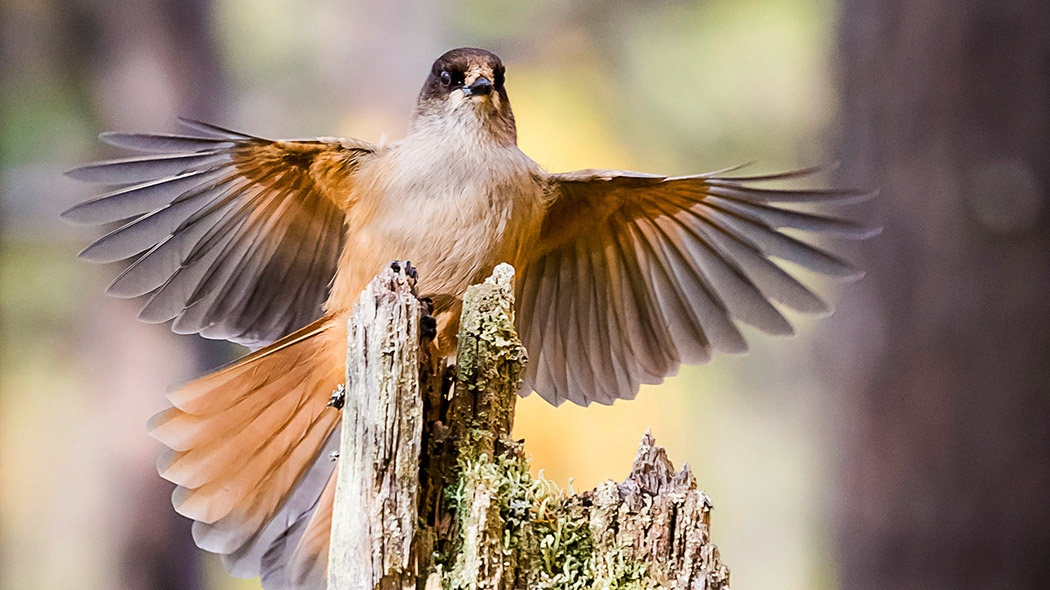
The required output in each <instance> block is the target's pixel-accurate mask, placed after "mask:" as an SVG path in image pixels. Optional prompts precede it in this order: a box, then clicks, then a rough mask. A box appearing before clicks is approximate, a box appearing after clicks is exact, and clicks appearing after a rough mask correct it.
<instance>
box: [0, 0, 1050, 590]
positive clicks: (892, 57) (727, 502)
mask: <svg viewBox="0 0 1050 590" xmlns="http://www.w3.org/2000/svg"><path fill="white" fill-rule="evenodd" d="M0 44H2V45H0V47H2V51H0V232H2V234H0V236H2V239H0V321H2V337H0V347H2V348H0V518H2V520H0V585H2V586H3V588H10V589H12V590H13V589H38V588H39V589H45V588H46V589H54V588H74V587H75V588H78V589H80V590H96V589H98V590H101V589H111V588H121V589H128V590H146V589H167V588H171V589H180V590H197V589H204V588H207V589H216V590H224V589H225V590H232V589H239V588H258V582H257V581H255V580H251V581H240V580H233V579H230V578H228V577H227V576H226V574H225V573H224V572H223V571H222V568H221V565H220V564H219V562H218V559H216V558H215V557H214V556H211V555H209V554H206V553H204V552H201V551H198V550H196V549H195V548H194V547H193V543H192V540H191V539H190V535H189V523H188V521H186V520H185V519H183V518H181V517H179V516H177V515H176V514H175V513H174V511H173V510H172V509H171V507H170V504H169V499H168V496H169V493H170V490H171V487H172V486H171V485H170V484H168V483H167V482H164V481H163V480H161V479H160V478H159V477H158V476H157V475H156V472H155V470H154V467H153V464H154V459H155V457H156V455H157V453H158V451H159V449H158V448H157V447H158V445H157V444H156V443H154V442H153V441H152V440H150V439H149V438H148V437H147V436H146V434H145V429H144V424H145V421H146V418H147V417H148V416H150V415H151V414H152V413H154V412H155V411H157V410H159V409H161V408H163V407H164V406H165V405H166V402H165V401H164V398H163V395H162V394H163V392H164V391H165V388H166V387H167V386H168V385H169V384H171V383H173V382H175V381H180V380H185V379H188V378H191V377H193V376H194V375H196V374H199V373H200V372H202V371H204V370H206V369H208V368H211V367H214V366H216V365H218V364H220V363H222V362H224V361H225V360H228V359H231V358H233V357H234V356H236V355H237V354H239V351H238V350H236V348H235V347H233V346H232V345H226V344H221V343H215V342H207V341H203V340H200V339H196V338H191V337H184V336H176V335H173V334H171V333H170V332H169V330H168V327H167V326H150V325H145V324H141V323H138V322H136V321H135V319H134V317H135V314H136V312H137V309H138V305H139V302H137V301H121V300H115V299H111V298H107V297H105V296H103V294H102V293H103V290H104V288H105V285H106V284H107V282H108V280H110V279H112V278H113V277H114V276H115V275H116V274H117V272H118V270H119V269H118V268H117V267H116V266H114V267H112V268H101V267H96V266H91V265H88V264H86V263H81V262H78V261H76V260H75V257H74V255H75V253H76V252H77V251H78V250H79V248H81V247H83V246H84V245H86V244H87V243H88V242H89V241H90V240H91V238H92V236H93V235H94V234H93V232H92V231H91V230H87V229H84V228H79V227H74V226H70V225H67V224H65V223H62V222H61V221H59V220H58V213H59V212H60V211H62V210H64V209H65V208H67V207H69V206H71V205H72V204H74V203H76V202H78V201H80V200H82V199H85V198H87V197H88V196H90V190H89V188H88V187H84V186H81V185H78V184H76V183H74V182H72V181H70V180H68V179H66V178H64V177H63V176H62V175H61V173H62V172H63V171H64V170H66V169H69V168H71V167H73V166H75V165H77V164H78V163H82V162H85V161H88V160H93V159H97V158H100V157H110V156H114V155H116V153H115V152H114V151H112V150H109V149H107V148H105V147H104V146H102V145H101V144H99V143H98V142H96V141H95V139H94V138H95V136H96V134H97V133H98V132H100V131H103V130H125V131H171V130H172V126H173V119H174V117H175V116H176V115H186V116H190V117H194V118H198V119H203V120H206V121H212V122H215V123H217V124H220V125H224V126H228V127H232V128H234V129H241V130H244V131H247V132H250V133H253V134H258V135H262V136H266V137H275V138H281V137H302V136H313V135H348V136H354V137H359V138H362V139H366V140H373V141H374V140H377V139H379V138H380V137H382V136H384V135H386V136H388V137H390V138H392V139H396V138H397V137H400V136H401V135H402V134H403V132H404V130H405V127H406V123H407V120H408V119H407V118H408V114H409V113H410V111H411V107H412V105H413V104H414V101H415V96H416V93H417V92H418V89H419V86H420V85H421V83H422V81H423V79H424V77H425V75H426V73H427V71H428V68H429V65H430V63H431V61H432V60H433V59H434V58H435V57H436V56H438V55H440V54H441V53H442V52H443V51H445V50H447V49H449V48H452V47H456V46H462V45H473V46H480V47H485V48H488V49H491V50H493V51H495V52H496V53H498V54H499V55H500V56H501V57H502V58H503V60H504V62H505V63H506V64H507V65H508V76H507V86H508V91H509V93H510V97H511V102H512V104H513V106H514V111H515V113H516V115H517V119H518V125H519V131H520V145H521V147H522V149H524V150H525V151H526V152H527V153H529V154H530V155H531V156H532V157H533V158H535V159H536V160H537V161H538V162H540V163H541V164H542V165H544V166H546V167H548V168H549V169H552V170H569V169H575V168H586V167H607V168H628V169H637V170H646V171H652V172H663V173H670V174H684V173H692V172H701V171H707V170H711V169H716V168H721V167H724V166H728V165H733V164H738V163H741V162H748V161H753V160H755V161H758V162H759V164H758V165H757V167H756V170H758V171H776V170H781V169H787V168H792V167H797V166H803V165H810V164H814V163H824V162H829V161H834V160H840V159H841V160H842V161H843V167H842V168H841V169H840V171H839V172H837V173H836V174H835V175H834V176H832V177H831V178H829V181H830V182H838V183H842V184H850V185H855V186H864V187H881V188H882V196H881V197H880V198H879V199H877V200H876V201H874V202H873V203H871V204H870V205H865V206H861V207H857V208H853V209H850V210H849V211H848V213H849V214H852V215H855V216H857V217H858V218H860V219H863V220H866V221H872V222H874V223H882V224H883V225H884V226H885V231H884V233H883V235H882V236H880V237H878V238H876V239H875V240H873V241H869V242H867V243H862V244H859V245H849V249H848V251H847V253H848V254H850V255H851V257H852V259H853V260H855V261H856V262H857V263H858V264H860V265H861V266H862V267H864V268H867V269H868V270H869V273H868V277H867V278H866V279H865V280H863V281H862V282H860V283H856V284H850V285H834V284H818V285H817V286H818V287H820V288H821V289H822V290H823V292H825V293H828V294H829V296H830V297H831V298H832V300H834V301H835V302H836V304H837V307H838V312H837V313H836V314H835V315H834V316H833V317H832V318H830V319H827V320H821V321H817V320H814V319H811V318H802V317H796V318H794V319H796V320H797V321H796V324H797V326H798V331H799V332H800V335H799V336H797V337H796V338H795V339H793V340H791V341H784V340H778V339H771V338H766V337H761V336H759V335H758V334H756V333H754V331H751V332H749V333H748V335H749V336H750V337H751V338H750V340H751V342H752V348H753V352H752V353H751V354H750V355H747V356H745V357H726V358H720V359H717V362H715V363H714V364H713V365H710V366H705V367H686V368H683V370H682V371H681V374H680V375H679V376H678V377H676V378H673V379H669V380H668V381H667V382H666V383H665V384H663V385H661V386H658V387H647V388H644V389H643V391H642V392H641V394H640V395H639V396H638V399H637V400H635V401H631V402H620V403H617V404H616V405H615V406H613V407H609V408H606V407H592V408H586V409H582V408H577V407H561V408H552V407H549V406H547V405H545V403H544V402H543V401H542V400H540V399H538V398H536V397H530V398H526V399H524V400H523V401H522V402H521V403H520V404H519V416H518V422H517V427H516V430H517V432H516V434H517V435H518V436H520V437H524V438H525V439H526V440H527V450H528V451H529V452H530V453H531V454H532V455H533V456H534V458H533V467H534V469H535V470H543V471H544V472H545V474H546V475H547V476H548V477H550V478H552V479H554V480H556V481H557V482H559V483H561V484H563V485H565V486H568V485H572V486H574V487H575V488H576V489H581V488H589V487H591V486H593V485H595V484H596V483H597V482H598V481H600V480H602V479H605V478H608V477H612V478H615V479H622V478H623V477H624V476H625V475H626V473H627V471H628V469H629V467H630V462H631V460H632V458H633V455H634V450H635V446H636V444H637V441H638V439H639V437H640V436H641V434H642V433H643V432H644V431H645V429H646V428H648V427H650V426H651V427H652V429H653V432H654V434H655V435H656V437H657V440H658V441H659V442H660V443H661V444H662V445H664V446H666V447H667V448H668V449H669V452H670V454H671V457H672V459H673V460H674V461H675V463H676V464H681V463H682V462H689V463H690V464H691V465H692V467H693V469H694V471H695V473H696V474H697V477H698V479H699V482H700V485H701V487H702V488H704V489H705V490H706V491H707V493H708V494H709V495H710V496H711V497H712V498H713V500H714V504H715V507H716V508H715V512H714V524H713V534H714V540H715V542H716V543H717V544H718V545H719V547H720V548H721V550H722V555H723V558H724V560H725V562H726V563H728V564H729V565H730V567H731V568H732V570H733V574H732V581H733V586H734V587H735V588H737V589H774V588H775V589H777V590H794V589H806V590H832V589H837V588H851V589H852V588H872V589H874V588H880V589H881V588H887V587H893V588H923V589H939V588H945V589H947V588H960V587H971V588H1008V587H1009V588H1045V587H1046V583H1047V581H1048V580H1050V231H1048V230H1050V214H1048V212H1047V205H1048V203H1050V192H1048V191H1050V3H1047V2H1046V1H1045V0H1013V1H993V0H961V1H954V0H921V1H914V2H905V1H904V0H892V1H884V2H865V1H863V0H846V1H843V2H834V1H832V0H707V1H701V2H683V1H675V0H650V1H649V2H645V3H641V2H629V1H627V0H613V1H605V2H602V1H599V0H577V1H573V2H555V1H553V0H540V1H535V2H520V1H515V0H499V1H495V2H483V1H481V0H438V1H434V2H427V3H420V2H410V1H407V0H386V1H384V2H338V1H335V0H324V1H318V2H310V3H303V2H290V1H282V0H252V1H250V2H249V1H237V0H179V1H170V2H162V1H161V0H145V1H140V2H123V1H119V0H2V3H0ZM844 213H847V212H845V211H844ZM422 272H424V273H425V269H422ZM799 274H800V275H802V276H803V278H808V279H810V280H811V281H812V280H813V277H812V276H808V275H805V274H804V273H802V272H801V271H799ZM424 276H425V275H424ZM570 477H573V478H574V479H573V480H572V482H571V484H570V483H569V481H570V480H569V478H570Z"/></svg>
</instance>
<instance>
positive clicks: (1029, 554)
mask: <svg viewBox="0 0 1050 590" xmlns="http://www.w3.org/2000/svg"><path fill="white" fill-rule="evenodd" d="M840 49H841V75H842V84H843V91H842V117H843V120H842V123H843V127H842V136H843V138H844V141H843V145H842V146H841V157H842V160H843V162H844V163H845V164H846V168H845V170H844V173H845V176H847V177H848V178H849V180H850V181H852V182H861V183H865V184H875V185H878V186H881V188H882V189H883V192H882V196H881V197H880V198H879V199H878V202H877V205H876V206H877V208H878V209H879V214H878V215H879V217H881V221H882V222H883V223H884V225H885V232H884V234H883V235H882V237H881V238H879V239H878V240H876V241H874V242H873V243H870V244H866V247H865V248H864V255H865V256H864V260H862V262H863V266H864V267H866V268H867V269H869V275H868V279H867V280H866V281H865V287H864V288H865V289H868V291H869V294H870V295H871V296H870V297H869V301H870V302H872V303H871V304H872V306H873V308H872V309H869V310H866V312H867V316H866V317H864V316H863V315H862V314H860V313H854V312H857V308H856V307H854V309H852V310H851V309H843V311H844V312H845V313H846V315H849V316H850V317H852V318H854V319H853V320H852V323H853V325H852V326H851V327H850V333H849V336H848V338H849V339H850V341H849V343H848V344H847V345H845V346H844V347H843V350H852V352H853V353H854V356H853V357H852V359H851V361H850V363H851V364H850V366H849V367H847V368H845V375H846V376H847V381H848V382H847V384H846V385H845V387H843V388H842V391H845V392H849V393H848V394H843V395H844V396H846V397H847V399H846V400H844V401H843V404H844V405H845V407H846V410H847V412H846V420H845V421H844V424H845V425H846V435H847V436H846V439H845V441H844V442H845V444H846V450H845V452H844V454H843V456H842V459H843V464H842V467H843V470H842V472H841V473H842V476H841V487H840V494H841V495H840V507H841V508H840V512H839V515H838V516H839V518H838V521H837V526H838V530H839V534H838V546H839V548H840V551H841V557H842V560H843V562H842V569H841V572H842V583H843V587H844V588H849V589H851V590H856V589H866V588H880V589H881V588H923V589H927V590H929V589H938V588H1045V587H1046V584H1047V583H1048V581H1050V3H1048V2H1046V1H1045V0H1018V1H1010V2H1002V1H998V0H968V1H965V2H956V1H953V0H930V1H923V2H905V1H903V0H895V1H891V2H865V1H862V0H851V1H846V2H844V5H843V13H842V22H841V31H840ZM846 305H849V304H848V303H847V304H846ZM861 317H863V319H859V320H857V319H856V318H861ZM847 322H851V320H847ZM857 322H859V323H857ZM839 356H840V357H841V356H842V354H841V353H840V354H839Z"/></svg>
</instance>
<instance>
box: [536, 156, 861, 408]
mask: <svg viewBox="0 0 1050 590" xmlns="http://www.w3.org/2000/svg"><path fill="white" fill-rule="evenodd" d="M817 171H818V170H817V169H807V170H799V171H795V172H788V173H784V174H771V175H764V176H737V177H727V176H721V175H719V173H711V174H701V175H695V176H681V177H665V176H657V175H651V174H642V173H637V172H624V171H614V170H581V171H577V172H570V173H566V174H554V175H551V176H550V177H549V185H548V191H549V193H550V195H549V196H550V199H551V203H550V206H549V209H548V211H547V215H546V218H545V220H544V223H543V226H542V229H541V233H540V239H539V246H538V248H539V251H538V252H537V254H536V257H535V258H534V259H533V260H532V261H531V262H529V263H528V264H527V265H526V266H525V267H524V269H523V270H522V273H521V280H520V281H519V285H518V313H519V315H518V322H517V323H518V330H519V333H520V335H521V338H522V340H523V342H524V344H525V346H526V348H527V349H528V350H529V352H530V354H531V358H530V362H529V366H528V369H527V372H526V377H525V391H526V392H527V391H528V390H529V389H530V388H531V389H532V390H534V391H536V392H537V393H539V394H540V395H541V396H542V397H543V398H544V399H546V400H547V401H549V402H551V403H553V404H556V405H557V404H560V403H561V402H563V401H565V400H570V401H572V402H575V403H577V404H581V405H586V404H588V403H591V402H598V403H605V404H608V403H612V402H613V401H614V400H616V399H619V398H628V399H629V398H632V397H634V395H635V394H636V393H637V391H638V387H639V385H640V384H641V383H659V382H660V381H662V380H663V378H664V377H665V376H668V375H672V374H674V373H675V372H676V371H677V369H678V366H679V365H680V364H681V363H687V364H695V363H703V362H707V361H708V360H709V359H710V357H711V353H712V351H714V350H720V351H723V352H743V351H745V350H746V348H747V344H746V342H745V341H744V338H743V337H742V336H741V333H740V331H739V330H738V328H737V325H736V321H741V322H744V323H748V324H751V325H753V326H756V327H757V328H759V329H760V330H762V331H763V332H766V333H771V334H790V333H791V332H792V327H791V325H790V324H789V323H788V321H787V320H786V319H785V318H784V316H783V315H781V313H780V311H778V309H777V308H776V307H774V306H773V304H772V303H771V301H776V302H778V303H781V304H783V305H785V306H787V307H790V308H793V309H796V310H798V311H801V312H806V313H827V312H829V311H830V308H829V306H828V305H827V304H826V303H824V302H823V301H822V300H821V299H820V298H818V297H817V296H816V295H815V294H813V292H812V291H810V290H809V289H808V288H806V287H805V286H803V285H802V284H801V283H799V282H798V281H797V280H796V279H794V278H793V277H792V276H790V275H789V274H788V273H787V272H785V271H784V270H783V269H782V268H781V267H780V266H778V264H777V263H776V262H775V261H774V260H773V259H775V258H779V259H784V260H790V261H792V262H794V263H797V264H799V265H801V266H803V267H806V268H809V269H811V270H814V271H816V272H818V273H821V274H825V275H829V276H833V277H842V278H855V277H858V276H860V272H859V271H858V270H856V269H855V268H853V267H852V266H850V265H849V264H848V263H847V262H845V261H843V260H842V259H840V258H838V257H837V256H835V255H833V254H830V253H828V252H826V251H824V250H821V249H819V248H817V247H815V246H812V245H810V244H808V243H806V242H804V241H802V240H799V239H797V238H795V237H793V236H792V235H789V234H788V233H784V232H783V231H781V229H782V228H794V229H796V230H801V231H803V232H811V233H816V234H829V235H838V236H844V237H848V238H863V237H867V236H870V235H872V234H873V233H877V230H875V229H870V228H865V227H861V226H859V225H857V224H855V223H853V222H851V221H848V220H844V219H839V218H837V217H831V216H827V215H823V214H818V213H813V212H807V211H803V210H801V209H799V208H796V207H793V205H794V204H803V205H805V204H812V203H825V202H831V203H842V202H849V201H855V200H859V199H862V198H865V197H868V196H870V195H871V194H872V193H870V192H866V191H848V190H833V189H832V190H826V189H816V190H795V189H780V188H767V187H764V186H762V185H763V184H764V183H767V182H768V181H775V180H790V179H795V178H801V177H804V176H809V175H811V174H813V173H815V172H817ZM767 186H768V185H767ZM785 204H786V205H787V206H784V205H785Z"/></svg>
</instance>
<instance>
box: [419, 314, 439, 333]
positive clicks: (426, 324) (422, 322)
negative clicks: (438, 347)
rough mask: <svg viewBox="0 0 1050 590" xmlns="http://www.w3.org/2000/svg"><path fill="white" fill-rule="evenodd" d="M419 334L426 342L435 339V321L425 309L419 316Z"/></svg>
mask: <svg viewBox="0 0 1050 590" xmlns="http://www.w3.org/2000/svg"><path fill="white" fill-rule="evenodd" d="M419 334H420V335H421V336H422V337H423V338H426V339H427V340H433V339H434V338H437V319H436V318H435V317H434V316H432V315H430V313H429V312H428V311H427V310H426V308H425V307H424V309H423V314H422V315H420V316H419Z"/></svg>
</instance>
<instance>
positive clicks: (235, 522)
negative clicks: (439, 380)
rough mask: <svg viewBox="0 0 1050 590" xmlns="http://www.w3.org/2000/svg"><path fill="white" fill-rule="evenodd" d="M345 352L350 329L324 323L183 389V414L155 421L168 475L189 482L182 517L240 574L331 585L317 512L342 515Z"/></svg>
mask: <svg viewBox="0 0 1050 590" xmlns="http://www.w3.org/2000/svg"><path fill="white" fill-rule="evenodd" d="M345 351H346V328H345V323H343V321H341V320H340V319H339V318H331V317H325V318H321V319H320V320H318V321H316V322H314V323H313V324H310V325H309V326H306V327H305V328H302V329H301V330H299V331H297V332H294V333H292V334H290V335H289V336H286V337H285V338H282V339H281V340H278V341H277V342H275V343H273V344H271V345H270V346H268V347H266V348H263V349H261V350H259V351H256V352H254V353H252V354H250V355H248V356H246V357H244V358H243V359H241V360H240V361H238V362H237V363H235V364H233V365H232V366H230V367H227V368H224V369H221V370H219V371H217V372H215V373H212V374H210V375H207V376H205V377H202V378H200V379H198V380H196V381H193V382H191V383H189V384H187V385H185V386H183V387H181V388H179V389H177V390H175V391H173V392H171V393H170V394H169V395H168V398H169V400H170V401H171V402H172V404H173V407H171V408H168V409H167V410H164V411H163V412H160V413H158V414H157V415H155V416H153V417H152V418H151V419H150V421H149V424H148V429H149V431H150V434H151V435H152V436H153V437H154V438H156V439H157V440H159V441H161V442H162V443H164V444H165V445H167V446H168V447H169V449H170V450H169V451H168V452H166V453H165V454H164V455H162V456H161V458H160V460H159V461H158V470H159V471H160V474H161V476H162V477H164V478H165V479H167V480H169V481H172V482H174V483H176V484H178V487H177V488H176V489H175V491H174V493H173V494H172V504H174V506H175V510H176V511H178V512H179V513H180V514H182V515H184V516H187V517H189V518H192V519H193V520H195V521H196V522H195V523H194V525H193V538H194V540H195V541H196V543H197V545H198V546H199V547H201V548H202V549H205V550H207V551H211V552H214V553H220V554H222V555H223V556H224V562H226V565H227V568H228V569H229V570H230V572H231V573H232V574H233V575H236V576H241V577H254V576H258V575H262V576H263V580H264V585H265V587H266V588H268V589H270V588H286V587H295V588H301V587H312V586H314V585H318V587H323V584H324V569H325V568H324V565H325V561H326V560H327V532H326V531H319V527H322V525H324V524H325V523H327V522H328V521H329V519H330V514H327V515H325V514H315V513H316V512H318V510H315V508H320V511H322V512H323V511H324V510H327V511H328V512H329V513H330V512H331V502H330V501H322V498H321V497H322V492H323V491H324V490H325V489H326V488H327V487H330V486H331V482H334V478H333V477H332V473H333V470H334V466H335V463H334V462H333V461H331V460H330V459H329V457H328V454H329V453H328V451H329V450H334V449H335V448H336V447H337V446H338V438H339V437H338V434H336V433H335V431H336V427H337V426H338V424H339V419H340V413H339V412H338V411H337V410H335V409H332V408H329V407H328V401H329V399H330V396H331V394H332V391H333V390H334V389H335V388H336V387H337V386H338V385H339V384H341V383H342V382H343V379H344V363H345V359H346V352H345ZM324 495H325V496H327V495H329V494H328V493H325V494H324ZM322 537H323V538H324V539H325V542H324V543H319V542H318V540H319V539H320V538H322ZM322 550H323V554H322V553H321V551H322ZM288 566H290V567H288ZM292 578H295V580H294V581H293V580H292Z"/></svg>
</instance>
